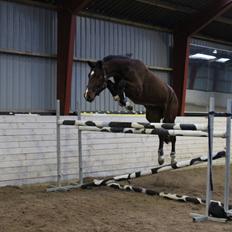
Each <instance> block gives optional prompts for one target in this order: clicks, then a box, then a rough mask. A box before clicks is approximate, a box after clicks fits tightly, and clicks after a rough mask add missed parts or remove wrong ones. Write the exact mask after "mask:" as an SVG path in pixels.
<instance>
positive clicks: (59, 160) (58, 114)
mask: <svg viewBox="0 0 232 232" xmlns="http://www.w3.org/2000/svg"><path fill="white" fill-rule="evenodd" d="M59 121H60V100H57V101H56V152H57V186H58V187H60V186H61V153H60V124H59Z"/></svg>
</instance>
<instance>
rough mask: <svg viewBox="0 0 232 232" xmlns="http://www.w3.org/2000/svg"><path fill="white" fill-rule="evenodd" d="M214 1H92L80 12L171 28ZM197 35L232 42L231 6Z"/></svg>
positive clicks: (49, 1)
mask: <svg viewBox="0 0 232 232" xmlns="http://www.w3.org/2000/svg"><path fill="white" fill-rule="evenodd" d="M38 1H39V2H43V3H46V4H50V5H53V6H56V5H57V4H58V3H60V2H64V0H37V2H38ZM215 1H218V0H214V2H215ZM34 2H35V1H34ZM66 2H67V0H66ZM212 2H213V1H212V0H194V1H193V0H192V1H191V0H93V1H90V3H88V4H87V6H86V7H85V8H84V9H83V10H82V12H81V14H84V15H85V14H86V15H88V16H91V15H92V16H94V17H99V18H101V17H102V18H104V17H105V18H107V19H111V20H116V21H117V20H120V21H121V22H127V23H132V24H133V23H135V24H136V23H137V24H144V25H146V26H151V27H159V28H162V29H164V30H167V31H172V30H174V28H175V27H176V26H177V25H178V24H181V23H182V22H185V21H186V20H187V19H188V18H189V17H192V16H194V15H197V14H198V13H200V12H207V11H208V10H210V7H209V6H210V4H212ZM196 20H198V19H197V18H196ZM197 36H201V37H207V38H211V39H212V40H220V41H224V42H228V43H231V44H232V8H230V9H229V10H227V11H226V12H224V13H223V14H222V15H220V16H218V17H217V18H215V19H214V20H213V21H212V22H211V23H210V24H208V25H207V26H206V27H205V28H203V29H202V30H201V31H199V32H198V34H197Z"/></svg>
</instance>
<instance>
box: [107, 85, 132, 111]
mask: <svg viewBox="0 0 232 232" xmlns="http://www.w3.org/2000/svg"><path fill="white" fill-rule="evenodd" d="M107 87H108V89H109V91H110V93H111V94H112V96H113V98H114V100H115V101H118V102H119V104H120V105H121V106H124V107H126V109H127V110H130V111H131V110H133V107H132V106H131V104H130V102H129V101H127V97H126V96H125V88H126V81H124V80H121V81H119V82H118V83H113V82H112V81H111V80H108V81H107Z"/></svg>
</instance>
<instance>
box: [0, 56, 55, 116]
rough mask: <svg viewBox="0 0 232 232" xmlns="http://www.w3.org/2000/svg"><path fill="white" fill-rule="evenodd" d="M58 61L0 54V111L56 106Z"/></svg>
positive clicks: (32, 109)
mask: <svg viewBox="0 0 232 232" xmlns="http://www.w3.org/2000/svg"><path fill="white" fill-rule="evenodd" d="M55 96H56V61H55V60H51V59H43V58H36V57H33V58H31V57H25V56H16V55H7V54H0V111H14V112H43V111H46V112H49V111H51V110H54V109H55Z"/></svg>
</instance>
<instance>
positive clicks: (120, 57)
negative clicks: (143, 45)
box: [103, 54, 132, 62]
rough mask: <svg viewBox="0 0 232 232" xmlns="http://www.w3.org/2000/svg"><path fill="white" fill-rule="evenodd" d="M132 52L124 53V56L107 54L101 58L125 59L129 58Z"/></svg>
mask: <svg viewBox="0 0 232 232" xmlns="http://www.w3.org/2000/svg"><path fill="white" fill-rule="evenodd" d="M131 55H132V54H126V55H125V56H122V55H109V56H106V57H104V58H103V61H104V62H107V61H111V60H115V59H127V60H129V59H130V58H131Z"/></svg>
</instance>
